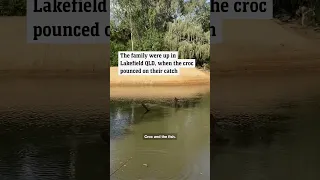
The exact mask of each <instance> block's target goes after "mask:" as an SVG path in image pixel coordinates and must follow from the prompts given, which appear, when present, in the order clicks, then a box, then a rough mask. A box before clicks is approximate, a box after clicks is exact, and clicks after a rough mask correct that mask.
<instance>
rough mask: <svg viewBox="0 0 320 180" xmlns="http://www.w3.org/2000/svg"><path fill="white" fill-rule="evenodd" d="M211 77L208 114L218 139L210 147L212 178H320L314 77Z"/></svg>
mask: <svg viewBox="0 0 320 180" xmlns="http://www.w3.org/2000/svg"><path fill="white" fill-rule="evenodd" d="M213 81H215V83H214V84H213V85H212V87H211V89H212V90H211V91H212V93H213V94H215V95H216V96H214V97H213V101H212V105H213V106H212V107H213V113H214V115H215V119H216V120H217V122H218V125H219V127H218V128H217V132H219V134H220V135H221V136H223V137H221V138H220V140H219V141H218V142H216V143H215V144H214V145H213V147H211V148H212V150H213V154H211V156H212V164H211V168H212V172H211V178H213V179H217V180H220V179H221V180H225V179H237V180H258V179H259V180H269V179H270V180H283V179H290V180H301V179H308V180H317V179H320V172H319V168H320V156H319V151H320V141H319V139H318V137H320V84H319V82H320V78H319V76H317V75H313V74H311V75H293V76H286V75H283V76H280V77H277V76H274V77H270V76H269V77H237V78H234V77H233V78H231V77H229V78H217V79H213Z"/></svg>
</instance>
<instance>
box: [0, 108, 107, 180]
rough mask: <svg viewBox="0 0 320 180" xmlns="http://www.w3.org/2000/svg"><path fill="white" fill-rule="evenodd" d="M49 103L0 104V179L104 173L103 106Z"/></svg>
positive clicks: (67, 178)
mask: <svg viewBox="0 0 320 180" xmlns="http://www.w3.org/2000/svg"><path fill="white" fill-rule="evenodd" d="M50 109H52V110H42V109H31V108H30V109H28V108H20V109H18V108H11V109H5V110H3V109H2V110H0V142H1V143H0V144H1V145H0V147H1V148H0V179H1V180H33V179H59V180H60V179H61V180H75V179H76V180H82V179H83V180H87V179H107V178H108V177H109V173H108V168H109V161H108V159H109V154H108V153H107V154H106V152H108V150H109V144H107V143H105V142H104V141H103V140H102V139H101V137H100V133H101V132H102V131H107V127H108V126H107V114H108V112H107V110H106V109H100V108H95V107H88V108H85V109H83V108H81V109H80V108H79V109H78V108H77V107H72V108H71V107H70V108H65V109H62V108H60V109H59V108H56V107H52V108H50ZM108 134H109V133H108Z"/></svg>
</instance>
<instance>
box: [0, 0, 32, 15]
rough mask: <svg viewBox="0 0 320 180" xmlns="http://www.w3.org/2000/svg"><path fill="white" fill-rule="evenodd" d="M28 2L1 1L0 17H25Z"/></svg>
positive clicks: (19, 0) (22, 0)
mask: <svg viewBox="0 0 320 180" xmlns="http://www.w3.org/2000/svg"><path fill="white" fill-rule="evenodd" d="M26 5H27V1H26V0H0V16H25V15H26V13H27V7H26Z"/></svg>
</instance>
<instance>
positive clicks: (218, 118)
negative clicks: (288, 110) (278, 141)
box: [211, 113, 291, 147]
mask: <svg viewBox="0 0 320 180" xmlns="http://www.w3.org/2000/svg"><path fill="white" fill-rule="evenodd" d="M211 118H213V119H212V120H211V121H212V122H214V121H215V122H216V127H215V129H216V131H217V132H216V136H218V137H217V138H215V137H213V138H212V139H216V142H215V143H216V145H224V146H225V145H228V146H230V145H231V146H235V147H249V146H253V145H256V144H257V143H261V144H264V145H266V147H268V146H269V145H270V144H271V143H272V141H273V140H274V135H276V134H279V133H286V132H288V131H289V129H288V126H287V125H288V121H289V120H290V119H291V117H290V116H285V115H281V114H279V115H277V114H235V115H226V116H223V115H221V114H218V113H217V114H212V115H211ZM212 136H214V134H212Z"/></svg>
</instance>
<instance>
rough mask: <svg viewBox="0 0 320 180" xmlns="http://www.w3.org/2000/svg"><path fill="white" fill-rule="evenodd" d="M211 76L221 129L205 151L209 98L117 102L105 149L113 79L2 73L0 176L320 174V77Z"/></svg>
mask: <svg viewBox="0 0 320 180" xmlns="http://www.w3.org/2000/svg"><path fill="white" fill-rule="evenodd" d="M90 82H91V81H90ZM212 82H214V83H212V86H211V93H212V94H213V95H214V96H212V98H211V100H212V102H211V112H212V113H213V114H214V119H215V120H216V121H217V123H218V128H217V132H218V134H219V136H220V137H219V138H218V141H217V142H216V143H214V144H213V146H212V147H211V150H212V153H211V154H209V149H210V148H209V109H210V108H209V107H210V106H209V101H208V100H209V98H210V97H209V96H200V95H199V96H195V97H193V98H189V99H188V98H187V99H181V101H180V102H179V103H178V104H179V105H177V106H176V107H175V106H174V105H173V101H172V99H171V100H156V99H152V98H151V99H149V100H139V99H135V100H117V101H112V102H111V107H110V116H111V119H110V124H111V132H110V133H111V134H110V135H111V137H110V147H109V144H107V143H105V142H104V141H103V140H102V139H101V137H100V133H101V131H103V130H105V129H106V127H107V124H106V122H107V121H106V120H107V119H108V112H109V107H108V106H107V105H106V102H108V98H109V97H108V96H109V95H108V93H106V91H105V90H106V88H107V87H108V86H107V85H105V84H103V83H101V82H98V81H97V82H92V83H88V84H86V85H84V84H85V83H84V81H83V80H79V81H74V80H73V81H72V82H71V81H65V82H63V83H62V82H61V80H59V81H57V82H53V81H50V82H49V81H43V80H39V81H33V80H32V81H31V80H30V81H26V80H23V81H13V80H8V81H1V84H0V86H1V88H0V95H1V98H0V99H1V101H0V179H1V180H35V179H36V180H38V179H46V180H47V179H48V180H51V179H52V180H57V179H59V180H82V179H83V180H87V179H93V180H96V179H97V180H99V179H108V178H109V177H110V178H111V179H119V180H122V179H124V180H133V179H144V180H153V179H164V180H166V179H177V180H180V179H190V180H207V179H209V175H210V176H211V178H213V179H217V180H225V179H237V180H283V179H290V180H301V179H307V180H318V179H320V172H319V169H320V156H319V152H320V141H319V140H318V137H319V136H320V121H319V119H320V113H319V112H320V85H319V82H320V77H319V76H318V75H314V74H310V75H306V74H304V75H301V74H296V75H281V76H270V75H269V76H265V77H263V76H259V77H258V76H257V77H255V76H247V77H224V78H222V77H219V78H218V77H216V78H212ZM142 93H143V91H142ZM141 102H143V103H145V104H146V106H147V107H148V108H149V109H150V111H149V112H148V113H145V109H144V108H143V107H142V105H141ZM145 133H176V134H177V140H144V139H143V138H142V134H145ZM109 149H110V161H109V154H106V152H108V150H109ZM210 158H211V160H212V162H211V172H210V171H209V170H210V165H209V159H210ZM109 166H110V167H111V168H110V173H111V176H110V174H109V173H108V170H107V168H109Z"/></svg>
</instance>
